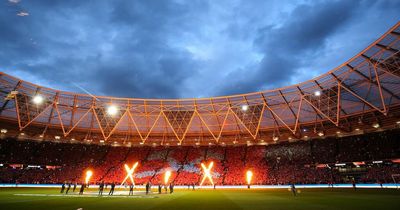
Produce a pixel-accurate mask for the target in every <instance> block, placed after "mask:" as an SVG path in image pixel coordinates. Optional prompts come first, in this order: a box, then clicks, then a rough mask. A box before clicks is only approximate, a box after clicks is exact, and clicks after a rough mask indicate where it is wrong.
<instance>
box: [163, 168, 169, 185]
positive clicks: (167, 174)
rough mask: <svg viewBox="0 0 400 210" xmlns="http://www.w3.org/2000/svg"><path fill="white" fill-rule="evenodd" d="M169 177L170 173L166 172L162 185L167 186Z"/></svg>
mask: <svg viewBox="0 0 400 210" xmlns="http://www.w3.org/2000/svg"><path fill="white" fill-rule="evenodd" d="M169 177H171V171H166V172H165V175H164V184H165V185H167V184H168V180H169Z"/></svg>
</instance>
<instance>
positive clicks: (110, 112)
mask: <svg viewBox="0 0 400 210" xmlns="http://www.w3.org/2000/svg"><path fill="white" fill-rule="evenodd" d="M117 113H118V107H117V106H115V105H110V106H109V107H108V108H107V114H108V115H111V116H114V115H116V114H117Z"/></svg>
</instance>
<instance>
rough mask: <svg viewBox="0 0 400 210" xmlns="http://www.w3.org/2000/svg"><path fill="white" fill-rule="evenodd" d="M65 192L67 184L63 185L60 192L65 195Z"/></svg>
mask: <svg viewBox="0 0 400 210" xmlns="http://www.w3.org/2000/svg"><path fill="white" fill-rule="evenodd" d="M64 190H65V182H64V183H63V184H62V185H61V191H60V193H64Z"/></svg>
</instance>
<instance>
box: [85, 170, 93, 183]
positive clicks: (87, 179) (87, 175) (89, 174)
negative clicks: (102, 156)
mask: <svg viewBox="0 0 400 210" xmlns="http://www.w3.org/2000/svg"><path fill="white" fill-rule="evenodd" d="M92 175H93V172H92V171H91V170H88V171H86V178H85V183H86V184H89V180H90V177H92Z"/></svg>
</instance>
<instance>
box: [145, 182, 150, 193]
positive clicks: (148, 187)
mask: <svg viewBox="0 0 400 210" xmlns="http://www.w3.org/2000/svg"><path fill="white" fill-rule="evenodd" d="M149 191H150V183H149V182H147V183H146V195H147V194H149Z"/></svg>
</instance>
